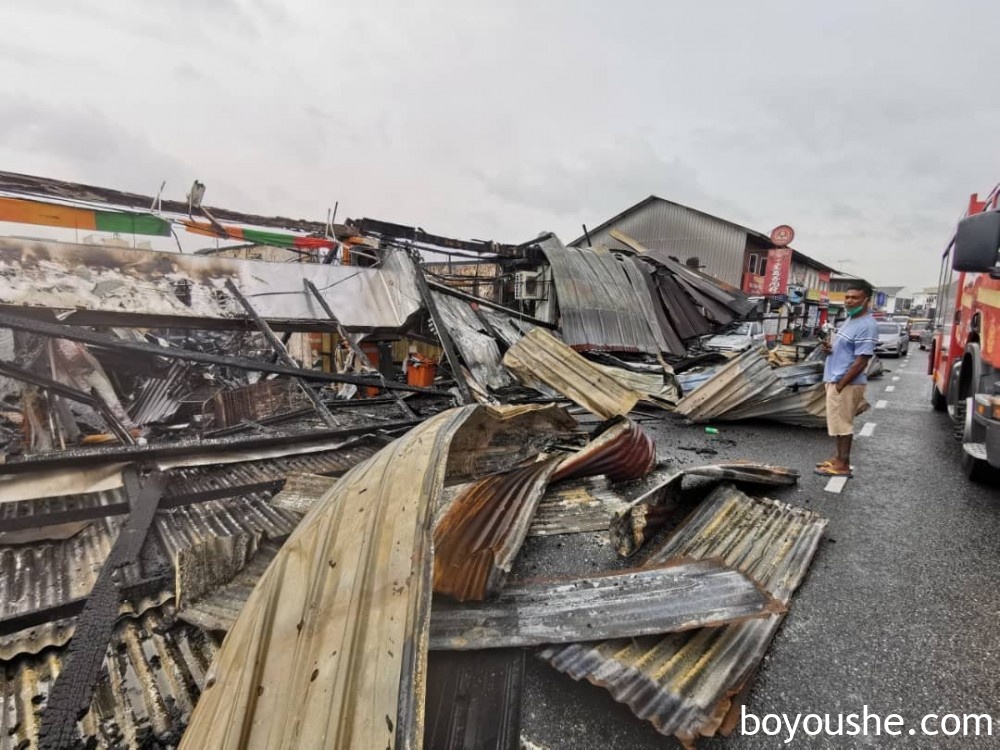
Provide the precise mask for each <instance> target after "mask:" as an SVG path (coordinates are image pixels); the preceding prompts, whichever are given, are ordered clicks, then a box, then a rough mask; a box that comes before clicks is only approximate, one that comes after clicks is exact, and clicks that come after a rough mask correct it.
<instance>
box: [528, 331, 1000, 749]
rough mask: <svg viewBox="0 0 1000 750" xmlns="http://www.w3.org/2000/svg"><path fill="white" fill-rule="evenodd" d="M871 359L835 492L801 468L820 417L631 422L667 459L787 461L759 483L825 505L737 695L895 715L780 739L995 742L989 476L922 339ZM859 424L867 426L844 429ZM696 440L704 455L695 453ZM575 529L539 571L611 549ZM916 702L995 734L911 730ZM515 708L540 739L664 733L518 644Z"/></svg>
mask: <svg viewBox="0 0 1000 750" xmlns="http://www.w3.org/2000/svg"><path fill="white" fill-rule="evenodd" d="M885 364H886V369H887V372H886V374H885V376H884V377H882V378H880V379H878V380H874V381H872V382H871V383H870V384H869V386H868V392H867V399H868V401H869V402H871V403H872V404H876V403H877V402H879V401H883V402H884V404H879V406H880V408H877V409H876V408H873V409H871V410H870V411H869V412H868V413H866V414H864V415H862V416H861V417H859V419H858V421H857V422H856V428H855V432H856V437H855V449H854V455H853V456H852V463H853V465H854V467H855V476H854V478H853V479H850V480H849V481H848V482H847V483H846V485H845V486H844V488H843V490H842V492H840V493H839V494H835V493H833V492H828V491H826V489H825V488H826V486H827V484H828V480H827V479H825V478H822V477H819V476H816V475H814V474H813V473H812V469H813V466H814V464H815V463H816V462H817V461H819V460H821V459H824V458H827V457H828V456H830V455H831V454H832V445H831V440H830V439H829V438H828V437H827V436H826V434H825V431H820V430H808V429H801V428H792V427H784V426H780V425H769V424H765V423H757V424H750V425H740V424H736V425H723V424H720V425H718V426H719V429H720V434H719V435H718V436H711V435H707V434H705V432H704V428H703V427H697V426H687V425H684V424H683V423H682V422H680V421H675V420H674V419H673V418H671V419H670V420H667V421H664V422H647V423H645V426H646V427H647V429H650V430H651V431H653V432H654V433H655V435H656V437H657V441H658V448H659V452H660V454H661V456H664V455H666V456H669V457H671V458H672V459H674V460H676V462H677V463H679V464H681V465H688V466H691V465H696V464H703V463H712V462H714V461H717V460H720V461H721V460H727V459H728V460H731V459H748V460H756V461H762V462H766V463H777V464H782V465H786V466H790V467H792V468H795V469H797V470H799V471H800V472H801V473H802V475H803V476H802V479H801V481H800V483H799V485H798V486H797V487H791V488H787V489H779V490H772V491H768V492H767V493H766V494H768V495H769V496H771V497H775V498H780V499H783V500H786V501H788V502H791V503H796V504H800V505H804V506H806V507H809V508H812V509H814V510H816V511H818V512H820V513H821V514H823V515H824V516H826V517H827V518H828V519H829V520H830V523H829V526H828V528H827V534H826V536H827V539H826V540H825V541H824V542H823V543H822V545H821V546H820V550H819V552H818V554H817V556H816V558H815V560H814V562H813V565H812V567H811V569H810V572H809V574H808V576H807V577H806V579H805V582H804V583H803V585H802V586H801V587H800V588H799V591H798V593H797V595H796V596H795V597H794V598H793V600H792V606H791V611H790V613H789V615H788V616H787V618H786V619H785V622H784V624H783V626H782V628H781V630H780V631H779V632H778V635H777V637H776V638H775V640H774V642H773V644H772V646H771V648H770V650H769V651H768V654H767V656H766V657H765V660H764V662H763V665H762V667H761V669H760V671H759V673H758V675H757V679H756V681H755V683H754V686H753V689H752V692H751V693H750V697H749V701H748V703H747V707H746V710H747V711H748V712H752V713H754V714H756V715H758V716H763V715H764V714H768V713H776V714H781V713H787V714H790V715H791V714H794V713H799V712H801V713H803V714H805V713H820V714H823V713H831V714H833V713H841V712H842V713H845V714H846V713H851V712H859V713H860V712H861V711H862V707H863V706H865V705H867V706H868V707H869V711H872V712H878V713H880V714H881V715H883V716H886V715H888V714H890V713H897V714H900V715H901V716H902V717H903V718H904V719H905V720H906V724H905V726H904V728H903V734H902V735H901V736H899V737H888V736H886V735H882V736H880V737H867V738H865V737H840V738H825V737H823V736H818V737H807V736H805V735H803V733H802V732H801V730H800V731H799V732H798V734H797V736H796V738H795V740H794V741H793V742H791V743H789V744H788V745H784V746H786V747H796V746H798V747H810V748H812V747H923V748H926V747H941V746H945V743H947V746H955V747H1000V740H998V739H997V737H1000V668H998V665H1000V627H998V625H1000V487H988V486H980V485H975V484H972V483H970V482H969V481H968V480H967V479H966V478H965V476H964V475H963V474H962V471H961V469H960V467H959V454H960V451H961V447H960V446H959V444H958V443H957V442H956V441H955V440H954V438H953V437H952V432H951V426H950V422H949V421H948V419H947V417H946V416H945V415H943V414H939V413H936V412H933V411H932V410H931V408H930V378H929V377H928V376H927V375H926V354H925V353H924V352H920V351H918V350H916V349H915V350H914V351H913V352H912V353H911V355H910V357H909V358H908V359H900V360H887V361H886V362H885ZM869 423H870V424H872V425H873V426H870V427H867V428H866V429H865V432H866V433H870V434H868V435H867V436H860V435H857V433H858V431H860V430H861V429H862V428H863V427H864V425H866V424H869ZM705 448H707V449H709V450H715V451H717V454H716V455H711V454H709V455H699V454H698V453H697V452H696V450H697V449H705ZM574 536H579V537H588V538H587V539H586V540H584V539H582V538H581V539H580V540H579V541H576V542H573V544H575V545H577V546H578V547H579V551H578V554H577V557H576V559H573V558H572V555H571V556H570V557H569V559H570V562H568V563H567V562H566V561H565V560H564V561H563V562H562V563H561V565H560V567H561V568H564V569H563V570H559V571H548V570H543V571H541V572H566V573H569V572H574V571H573V570H572V569H573V568H575V569H576V572H586V571H588V570H593V569H596V568H600V567H607V566H608V565H609V564H611V560H612V559H613V554H612V553H611V551H610V549H608V548H607V547H606V545H601V543H600V542H599V541H598V540H597V539H595V538H592V537H590V535H574ZM574 536H564V537H563V538H562V540H561V541H562V543H563V544H569V543H570V542H571V541H573V539H574ZM549 542H551V540H546V543H549ZM534 543H535V544H536V545H537V544H540V542H538V541H537V540H535V541H534ZM525 553H526V559H527V560H528V561H529V566H530V564H531V563H530V561H531V560H532V559H533V558H534V559H542V557H541V556H540V555H539V554H538V553H539V550H538V549H533V548H532V545H531V543H529V545H528V546H527V547H526V550H525ZM540 565H541V566H542V567H543V568H544V564H541V563H540ZM929 713H936V714H945V713H958V714H964V713H977V714H978V713H988V714H992V716H993V719H994V735H995V736H994V737H992V738H988V737H980V738H975V737H955V738H951V739H945V738H942V737H938V738H932V737H923V736H920V734H919V722H920V719H921V717H923V716H924V715H925V714H929ZM522 719H523V728H522V729H523V731H522V734H523V736H524V738H525V739H528V740H531V741H532V742H535V743H537V744H539V745H541V746H542V747H546V748H550V749H551V750H556V749H557V748H602V749H611V748H652V747H678V746H679V745H678V744H677V743H676V742H675V741H674V740H673V739H671V738H666V737H663V736H661V735H659V734H658V733H656V731H655V730H653V728H652V727H651V725H649V724H646V723H645V722H641V721H639V720H638V719H636V718H635V717H634V716H633V715H632V714H631V712H630V711H629V710H628V708H627V707H626V706H623V705H621V704H618V703H616V702H615V701H614V700H613V699H612V698H611V697H610V694H608V693H607V692H606V691H604V690H602V689H600V688H597V687H594V686H592V685H590V684H589V683H586V682H584V683H577V682H574V681H573V680H571V679H570V678H568V677H566V676H564V675H561V674H558V673H556V672H555V670H553V669H551V668H550V667H548V666H547V665H545V664H543V663H541V662H539V661H538V660H536V659H533V658H531V657H530V656H529V659H528V675H527V686H526V692H525V696H524V704H523V707H522ZM910 728H917V730H918V733H917V735H915V736H910V735H909V729H910ZM784 738H785V736H782V737H781V738H776V737H765V736H763V735H757V736H755V737H749V736H740V735H739V728H737V731H736V733H734V734H733V735H732V736H730V737H729V738H717V739H714V740H712V741H708V742H704V743H702V745H701V746H704V747H709V748H719V749H722V748H747V749H749V748H763V747H768V748H772V747H777V746H782V740H783V739H784Z"/></svg>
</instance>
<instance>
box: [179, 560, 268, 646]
mask: <svg viewBox="0 0 1000 750" xmlns="http://www.w3.org/2000/svg"><path fill="white" fill-rule="evenodd" d="M280 548H281V545H279V544H275V543H272V542H265V543H264V544H262V545H260V547H259V548H258V549H257V554H255V555H254V556H253V558H252V559H251V560H250V562H249V563H247V565H246V567H244V568H243V569H242V570H241V571H240V572H239V573H237V574H236V576H235V577H234V578H233V579H232V580H231V581H229V583H227V584H225V585H224V586H220V587H219V588H217V589H216V590H215V591H212V592H211V593H209V594H208V595H206V596H204V597H202V598H200V599H197V600H195V601H193V602H185V603H184V605H183V607H182V608H181V610H180V611H179V612H178V613H177V616H178V617H179V618H180V619H182V620H184V621H186V622H189V623H191V624H192V625H197V626H198V627H199V628H201V629H203V630H213V631H228V630H229V629H230V628H232V627H233V623H235V622H236V618H237V617H239V615H240V612H242V611H243V607H244V605H245V604H246V603H247V599H249V598H250V594H251V592H253V588H254V586H256V585H257V582H258V581H259V580H260V579H261V577H262V576H263V575H264V571H266V570H267V566H268V565H270V564H271V561H272V560H274V558H275V556H276V555H277V554H278V550H279V549H280Z"/></svg>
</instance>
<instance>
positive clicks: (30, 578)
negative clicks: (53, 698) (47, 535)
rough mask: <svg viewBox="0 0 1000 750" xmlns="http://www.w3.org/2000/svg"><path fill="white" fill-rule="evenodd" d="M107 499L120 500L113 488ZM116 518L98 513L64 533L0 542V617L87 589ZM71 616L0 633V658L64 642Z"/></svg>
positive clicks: (107, 547) (53, 602)
mask: <svg viewBox="0 0 1000 750" xmlns="http://www.w3.org/2000/svg"><path fill="white" fill-rule="evenodd" d="M109 494H113V495H114V496H115V497H113V498H109V500H111V502H125V493H124V491H123V490H113V491H112V492H111V493H109ZM121 524H122V521H121V519H118V518H100V519H97V520H95V521H93V522H91V523H90V525H88V526H87V527H86V528H84V529H83V530H82V531H80V532H79V533H77V534H75V535H73V536H72V537H70V538H69V539H63V540H52V541H44V542H38V543H35V544H27V545H12V546H4V547H0V618H7V617H11V616H14V615H24V614H27V613H29V612H38V611H40V610H44V609H49V608H52V607H56V606H58V605H60V604H65V603H67V602H69V601H71V600H73V599H79V598H81V597H85V596H87V595H88V594H89V593H90V590H91V588H93V586H94V582H95V581H96V580H97V576H98V574H99V573H100V571H101V566H102V565H104V561H105V559H107V556H108V554H109V553H110V551H111V546H112V545H113V544H114V542H115V539H117V538H118V532H119V531H120V530H121ZM72 632H73V624H72V622H71V621H67V620H60V621H57V622H49V623H44V624H42V625H38V626H36V627H33V628H30V629H28V630H22V631H20V632H18V633H14V634H11V635H4V636H0V659H12V658H14V656H16V655H17V654H19V653H23V652H37V651H40V650H41V649H43V648H45V647H46V646H49V645H52V644H59V645H61V644H62V643H65V642H66V641H67V640H68V639H69V637H70V636H71V635H72Z"/></svg>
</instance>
